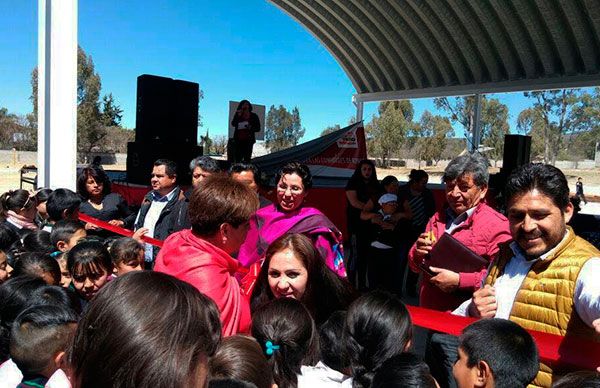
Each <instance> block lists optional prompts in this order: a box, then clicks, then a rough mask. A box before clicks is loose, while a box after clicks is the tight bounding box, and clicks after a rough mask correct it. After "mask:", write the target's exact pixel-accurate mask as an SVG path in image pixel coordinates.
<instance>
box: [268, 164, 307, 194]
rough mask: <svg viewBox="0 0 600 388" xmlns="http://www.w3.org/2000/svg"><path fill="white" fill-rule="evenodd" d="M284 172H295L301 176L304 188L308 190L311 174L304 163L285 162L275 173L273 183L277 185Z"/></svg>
mask: <svg viewBox="0 0 600 388" xmlns="http://www.w3.org/2000/svg"><path fill="white" fill-rule="evenodd" d="M286 174H296V175H298V176H299V177H300V178H302V185H303V186H304V190H308V189H310V188H311V187H312V183H313V182H312V174H311V172H310V169H309V168H308V166H307V165H306V164H302V163H300V162H289V163H287V164H286V165H284V166H283V167H281V169H280V170H279V171H278V172H277V175H276V176H275V184H276V185H277V184H278V183H279V180H281V177H282V176H284V175H286Z"/></svg>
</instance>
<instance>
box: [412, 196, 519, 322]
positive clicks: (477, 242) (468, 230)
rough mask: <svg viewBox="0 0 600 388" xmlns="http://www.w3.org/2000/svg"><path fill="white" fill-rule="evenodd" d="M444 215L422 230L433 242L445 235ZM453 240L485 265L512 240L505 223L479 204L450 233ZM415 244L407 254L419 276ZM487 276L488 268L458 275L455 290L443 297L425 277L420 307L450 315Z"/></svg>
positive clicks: (443, 294)
mask: <svg viewBox="0 0 600 388" xmlns="http://www.w3.org/2000/svg"><path fill="white" fill-rule="evenodd" d="M445 230H446V213H445V212H444V211H441V212H437V213H435V214H434V215H433V217H431V219H430V220H429V222H428V223H427V226H426V228H425V231H426V232H429V231H433V233H434V235H435V238H436V240H439V239H440V236H441V235H442V234H443V233H445ZM452 236H453V237H455V238H456V239H457V240H458V241H460V242H462V243H463V244H465V245H466V246H467V247H469V248H470V249H471V250H472V251H473V252H475V253H477V254H478V255H480V256H482V257H483V258H485V259H487V260H488V264H489V263H491V262H492V260H494V257H495V255H496V253H497V252H498V244H499V243H502V242H505V241H507V240H510V239H511V235H510V231H509V228H508V220H507V219H506V217H504V216H503V215H502V214H500V213H498V212H497V211H495V210H494V209H492V208H491V207H489V206H488V205H487V204H485V203H480V204H479V205H477V208H476V209H475V211H474V212H473V214H472V215H471V217H469V218H467V220H466V221H465V222H463V223H462V224H461V225H460V226H459V227H457V228H456V229H454V230H453V231H452ZM415 250H416V243H415V244H414V245H413V246H412V248H411V249H410V252H409V254H408V263H409V266H410V269H412V270H413V271H414V272H420V270H419V268H418V267H417V265H416V264H415V260H416V259H415ZM486 274H487V268H485V269H483V270H481V271H480V272H473V273H464V272H461V273H459V275H460V280H459V284H458V290H456V291H454V292H453V293H446V292H444V291H442V290H440V289H439V288H438V287H436V286H435V285H433V284H431V283H430V282H429V281H428V280H429V276H428V275H427V274H424V275H423V276H424V278H423V282H422V283H421V292H420V305H421V307H425V308H430V309H433V310H440V311H452V310H454V309H455V308H456V307H458V306H459V305H460V304H461V303H462V302H464V301H465V300H467V299H468V298H470V297H471V296H472V294H473V292H474V291H476V290H477V289H479V288H480V287H481V283H482V281H483V279H484V278H485V276H486Z"/></svg>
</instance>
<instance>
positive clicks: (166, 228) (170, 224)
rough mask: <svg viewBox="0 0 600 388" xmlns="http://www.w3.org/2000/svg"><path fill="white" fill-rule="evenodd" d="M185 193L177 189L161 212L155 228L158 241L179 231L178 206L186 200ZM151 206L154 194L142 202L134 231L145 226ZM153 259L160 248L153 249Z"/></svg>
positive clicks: (155, 236)
mask: <svg viewBox="0 0 600 388" xmlns="http://www.w3.org/2000/svg"><path fill="white" fill-rule="evenodd" d="M184 198H185V197H184V194H183V191H182V190H181V189H180V188H179V187H177V188H176V189H175V193H174V195H173V198H171V200H170V201H169V202H167V205H166V206H165V208H164V209H163V210H162V211H161V212H160V216H159V217H158V220H157V221H156V225H155V226H154V236H153V237H154V238H155V239H157V240H165V239H166V238H167V237H169V235H170V234H171V233H173V232H175V231H176V230H178V229H177V225H176V223H177V211H176V205H177V204H178V203H179V202H180V201H182V200H183V199H184ZM150 205H152V192H149V193H148V194H146V196H145V197H144V200H143V201H142V205H141V206H140V211H139V212H138V217H137V219H136V221H135V224H134V226H133V229H134V230H138V229H140V228H142V227H143V226H144V221H145V220H146V214H148V210H149V209H150ZM152 248H153V250H152V257H153V259H156V255H157V254H158V251H159V250H160V248H158V247H155V246H153V247H152Z"/></svg>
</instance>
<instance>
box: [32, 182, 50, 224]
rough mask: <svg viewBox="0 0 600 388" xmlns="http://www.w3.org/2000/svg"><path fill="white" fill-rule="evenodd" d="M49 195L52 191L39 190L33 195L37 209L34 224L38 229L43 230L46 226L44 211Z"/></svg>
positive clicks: (46, 218) (45, 213) (46, 219)
mask: <svg viewBox="0 0 600 388" xmlns="http://www.w3.org/2000/svg"><path fill="white" fill-rule="evenodd" d="M51 193H52V189H40V190H38V191H37V192H36V193H35V203H36V208H37V216H36V217H35V223H36V224H37V225H38V227H39V228H40V229H44V226H46V225H47V224H48V211H47V210H46V203H47V202H48V197H49V196H50V194H51Z"/></svg>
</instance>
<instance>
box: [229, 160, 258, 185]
mask: <svg viewBox="0 0 600 388" xmlns="http://www.w3.org/2000/svg"><path fill="white" fill-rule="evenodd" d="M244 171H250V172H252V175H254V182H255V183H256V184H257V185H258V186H261V184H262V177H261V172H260V168H258V166H256V165H255V164H252V163H234V164H232V165H231V167H229V175H230V176H231V175H233V174H239V173H241V172H244Z"/></svg>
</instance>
